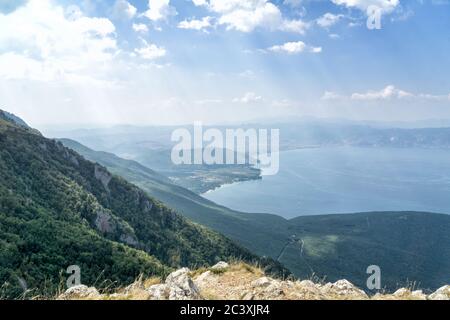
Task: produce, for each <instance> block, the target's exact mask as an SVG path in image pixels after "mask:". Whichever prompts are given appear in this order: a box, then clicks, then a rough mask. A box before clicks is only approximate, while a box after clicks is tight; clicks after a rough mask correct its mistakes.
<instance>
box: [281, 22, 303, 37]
mask: <svg viewBox="0 0 450 320" xmlns="http://www.w3.org/2000/svg"><path fill="white" fill-rule="evenodd" d="M309 26H310V24H309V23H307V22H304V21H302V20H284V21H283V23H282V24H281V26H280V27H279V29H280V30H282V31H287V32H293V33H299V34H304V33H305V32H306V30H307V29H308V28H309Z"/></svg>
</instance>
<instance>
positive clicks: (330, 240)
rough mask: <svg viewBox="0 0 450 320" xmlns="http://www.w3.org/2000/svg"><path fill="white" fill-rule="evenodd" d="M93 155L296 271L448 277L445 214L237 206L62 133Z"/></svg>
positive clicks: (440, 280) (387, 282) (395, 280)
mask: <svg viewBox="0 0 450 320" xmlns="http://www.w3.org/2000/svg"><path fill="white" fill-rule="evenodd" d="M61 141H62V142H63V143H64V144H65V145H66V146H69V147H71V148H73V149H74V150H76V151H77V152H80V153H81V154H83V155H84V156H85V157H86V158H88V159H90V160H91V161H95V162H99V163H101V164H103V165H105V166H107V167H108V169H109V170H111V171H112V172H114V173H115V174H117V175H121V176H123V177H124V178H126V179H128V180H129V181H132V182H133V183H135V184H136V185H138V186H140V187H141V188H142V189H143V190H145V191H147V192H148V193H149V194H150V195H151V196H153V197H155V198H157V199H159V200H160V201H162V202H163V203H164V204H166V205H167V206H169V207H171V208H173V209H175V210H177V211H178V212H180V213H182V214H183V215H185V216H186V217H188V218H189V219H191V220H193V221H196V222H198V223H200V224H203V225H205V226H208V227H210V228H212V229H214V230H216V231H218V232H220V233H223V234H224V235H226V236H228V237H230V238H231V239H233V240H235V241H237V242H238V243H240V244H241V245H243V246H245V247H246V248H248V249H249V250H251V251H252V252H254V253H256V254H259V255H265V256H270V257H272V258H274V259H277V260H278V261H280V262H281V263H283V265H285V266H286V267H287V268H289V270H290V271H292V272H293V273H294V274H295V275H296V276H298V277H299V278H310V277H314V278H316V279H323V278H325V279H327V280H328V281H337V280H339V279H348V280H350V281H352V282H353V283H355V284H357V285H358V286H360V287H365V283H366V280H367V278H368V275H367V274H366V270H367V267H368V266H370V265H378V266H380V267H381V269H382V270H383V286H385V287H386V288H387V289H391V290H393V289H395V288H398V287H399V286H402V285H403V286H408V285H411V283H413V282H415V283H416V285H417V286H420V287H421V288H425V289H436V288H439V287H440V286H442V285H444V284H446V283H447V282H448V279H449V277H450V246H449V245H448V244H449V243H450V215H442V214H434V213H419V212H372V213H357V214H347V215H324V216H306V217H298V218H295V219H292V220H286V219H283V218H281V217H279V216H276V215H269V214H256V213H254V214H253V213H241V212H237V211H233V210H230V209H228V208H225V207H222V206H219V205H217V204H215V203H213V202H211V201H209V200H206V199H204V198H202V197H201V196H199V195H197V194H195V193H193V192H190V191H189V190H186V189H184V188H182V187H180V186H176V185H174V184H172V183H171V182H170V181H167V180H164V179H158V178H152V176H153V177H154V176H155V174H156V173H154V172H153V171H151V172H152V174H149V175H144V174H142V172H144V171H145V170H149V169H146V168H145V167H143V166H142V165H140V164H139V163H136V162H134V161H130V160H124V159H120V158H118V157H117V156H115V155H114V154H110V153H104V152H96V151H93V150H91V149H88V148H86V147H84V146H82V145H81V144H79V143H77V142H75V141H72V140H66V139H65V140H61Z"/></svg>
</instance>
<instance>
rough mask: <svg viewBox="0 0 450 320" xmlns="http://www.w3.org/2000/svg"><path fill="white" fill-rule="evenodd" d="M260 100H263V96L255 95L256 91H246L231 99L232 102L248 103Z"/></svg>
mask: <svg viewBox="0 0 450 320" xmlns="http://www.w3.org/2000/svg"><path fill="white" fill-rule="evenodd" d="M262 100H263V98H262V97H261V96H259V95H257V94H256V93H254V92H247V93H246V94H245V95H244V96H243V97H241V98H235V99H234V100H233V102H236V103H245V104H249V103H256V102H261V101H262Z"/></svg>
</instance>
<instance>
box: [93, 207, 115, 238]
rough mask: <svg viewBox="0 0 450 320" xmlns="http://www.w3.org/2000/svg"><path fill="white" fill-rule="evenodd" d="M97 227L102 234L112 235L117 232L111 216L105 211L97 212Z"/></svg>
mask: <svg viewBox="0 0 450 320" xmlns="http://www.w3.org/2000/svg"><path fill="white" fill-rule="evenodd" d="M95 226H96V228H97V229H98V230H99V231H100V232H102V233H112V232H113V231H114V230H115V223H114V222H113V221H112V218H111V215H110V214H109V213H108V212H106V211H103V210H100V211H98V212H97V217H96V218H95Z"/></svg>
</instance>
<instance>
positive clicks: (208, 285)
mask: <svg viewBox="0 0 450 320" xmlns="http://www.w3.org/2000/svg"><path fill="white" fill-rule="evenodd" d="M57 298H58V299H60V300H84V299H86V300H369V299H372V300H450V286H443V287H441V288H439V289H438V290H436V291H435V292H433V293H429V294H426V293H424V292H422V291H420V290H411V289H408V288H401V289H398V290H396V291H395V292H394V293H386V292H379V293H377V294H374V295H371V296H369V295H367V294H366V293H365V292H364V291H363V290H361V289H359V288H357V287H356V286H354V285H353V284H352V283H350V282H349V281H347V280H339V281H336V282H334V283H314V282H312V281H310V280H302V281H300V280H298V281H292V280H277V279H273V278H270V277H268V276H266V275H265V274H264V272H263V271H262V270H261V269H259V268H257V267H255V266H250V265H248V264H245V263H234V264H228V263H226V262H219V263H218V264H216V265H214V266H213V267H211V268H208V269H205V268H203V269H199V270H195V271H190V270H189V269H187V268H183V269H179V270H177V271H175V272H173V273H171V274H170V275H169V276H168V277H167V278H166V279H165V281H161V280H160V279H155V278H152V279H143V278H140V279H138V280H137V281H135V282H134V283H133V284H131V285H129V286H127V287H125V288H123V289H121V290H119V291H117V292H114V293H100V292H99V291H98V290H97V289H96V288H93V287H91V288H89V287H87V286H76V287H73V288H70V289H68V290H67V291H66V292H64V293H63V294H61V295H60V296H58V297H57Z"/></svg>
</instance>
